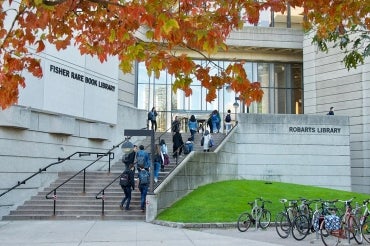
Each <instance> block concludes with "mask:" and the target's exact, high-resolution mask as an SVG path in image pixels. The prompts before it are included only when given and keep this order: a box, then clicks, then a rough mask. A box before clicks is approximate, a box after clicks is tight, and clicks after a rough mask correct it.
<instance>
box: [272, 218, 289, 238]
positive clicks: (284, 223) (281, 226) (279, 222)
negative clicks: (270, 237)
mask: <svg viewBox="0 0 370 246" xmlns="http://www.w3.org/2000/svg"><path fill="white" fill-rule="evenodd" d="M275 228H276V232H277V234H278V235H279V236H280V237H281V238H287V237H288V236H289V234H290V229H291V223H290V221H289V219H288V216H287V214H286V213H283V212H282V213H278V214H277V215H276V222H275Z"/></svg>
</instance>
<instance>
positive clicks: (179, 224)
mask: <svg viewBox="0 0 370 246" xmlns="http://www.w3.org/2000/svg"><path fill="white" fill-rule="evenodd" d="M151 223H152V224H155V225H161V226H168V227H173V228H219V229H220V228H233V227H235V228H236V222H230V223H182V222H171V221H162V220H153V221H152V222H151Z"/></svg>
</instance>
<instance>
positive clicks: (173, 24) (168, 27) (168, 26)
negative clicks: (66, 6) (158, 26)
mask: <svg viewBox="0 0 370 246" xmlns="http://www.w3.org/2000/svg"><path fill="white" fill-rule="evenodd" d="M179 28H180V26H179V23H177V21H176V20H174V19H170V20H168V21H166V22H165V24H164V25H163V27H162V29H163V31H164V32H165V33H166V34H169V33H170V32H171V31H172V30H174V29H176V30H178V29H179Z"/></svg>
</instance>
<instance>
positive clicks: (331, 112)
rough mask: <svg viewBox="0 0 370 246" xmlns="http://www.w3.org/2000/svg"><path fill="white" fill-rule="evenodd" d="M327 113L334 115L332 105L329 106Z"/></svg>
mask: <svg viewBox="0 0 370 246" xmlns="http://www.w3.org/2000/svg"><path fill="white" fill-rule="evenodd" d="M327 115H334V107H330V109H329V112H328V113H327Z"/></svg>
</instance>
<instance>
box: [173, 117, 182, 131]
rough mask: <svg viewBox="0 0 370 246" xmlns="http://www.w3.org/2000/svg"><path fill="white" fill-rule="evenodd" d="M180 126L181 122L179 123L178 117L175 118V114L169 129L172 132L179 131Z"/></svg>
mask: <svg viewBox="0 0 370 246" xmlns="http://www.w3.org/2000/svg"><path fill="white" fill-rule="evenodd" d="M180 126H181V123H180V121H179V119H178V118H177V116H175V119H174V120H173V121H172V125H171V131H172V132H173V133H174V134H175V133H176V132H179V131H180Z"/></svg>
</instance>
